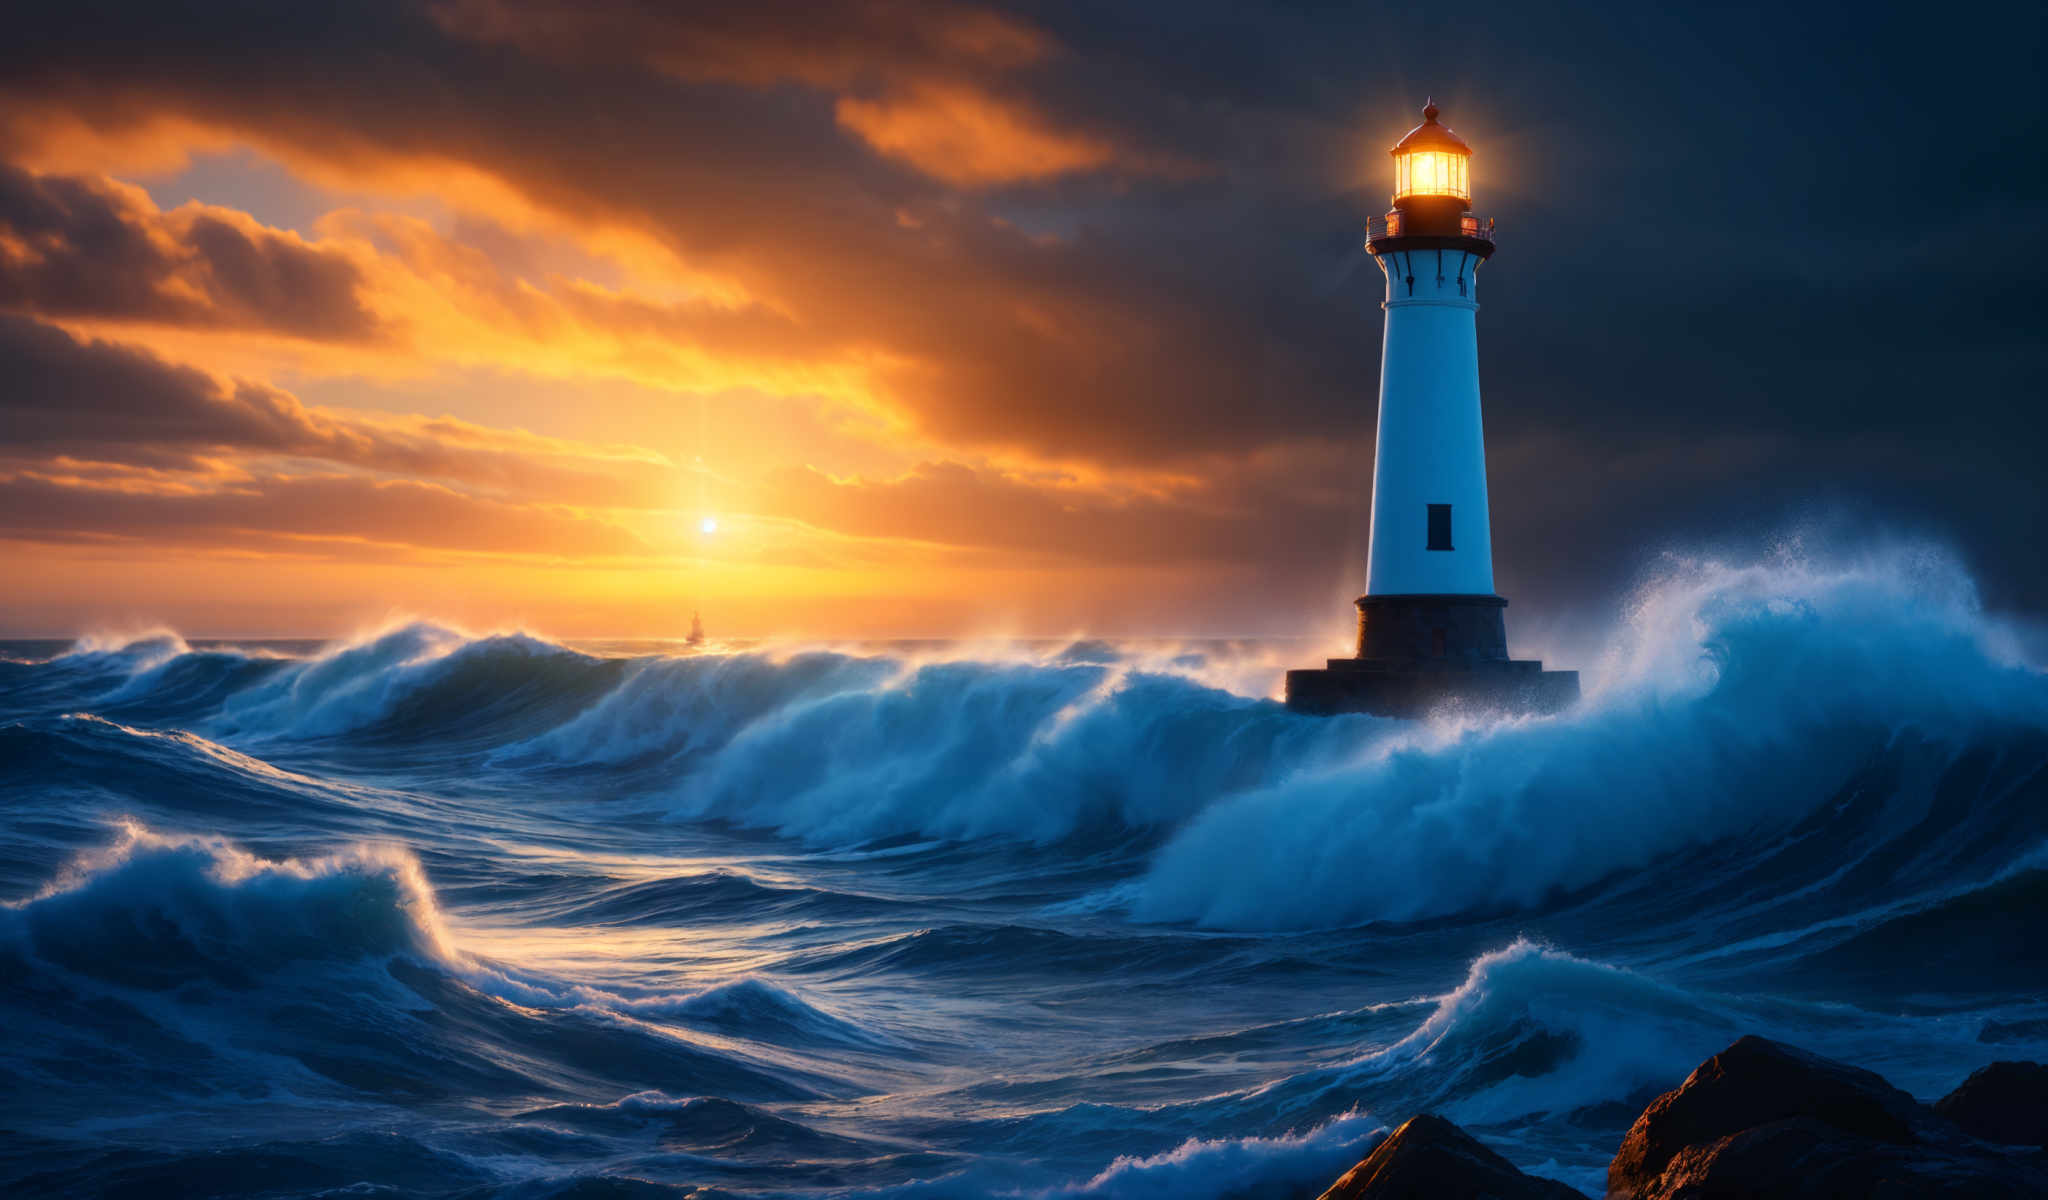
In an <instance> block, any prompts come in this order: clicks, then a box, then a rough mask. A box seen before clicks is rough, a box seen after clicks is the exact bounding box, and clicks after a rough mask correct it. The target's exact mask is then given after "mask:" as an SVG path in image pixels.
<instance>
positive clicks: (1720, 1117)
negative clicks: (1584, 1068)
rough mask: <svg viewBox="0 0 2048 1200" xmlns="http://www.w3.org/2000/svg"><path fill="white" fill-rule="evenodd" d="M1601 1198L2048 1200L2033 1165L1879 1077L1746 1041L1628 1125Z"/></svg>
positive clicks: (2036, 1162)
mask: <svg viewBox="0 0 2048 1200" xmlns="http://www.w3.org/2000/svg"><path fill="white" fill-rule="evenodd" d="M1987 1094H1989V1093H1987ZM1607 1195H1608V1197H1609V1200H1713V1198H1715V1197H1743V1198H1745V1200H1776V1198H1778V1197H1784V1198H1787V1200H1790V1198H1792V1197H1808V1196H1859V1197H1886V1198H1896V1200H1907V1198H1909V1197H1928V1198H1930V1200H1932V1198H1943V1197H1953V1198H1955V1200H1963V1198H1964V1197H1974V1198H1982V1200H1992V1198H2005V1197H2011V1198H2018V1197H2042V1196H2048V1174H2044V1173H2043V1160H2042V1159H2041V1157H2040V1156H2033V1157H2030V1158H2022V1157H2016V1156H2012V1155H2007V1154H2001V1153H1998V1152H1997V1151H1994V1150H1992V1149H1990V1148H1988V1147H1985V1146H1983V1145H1981V1144H1980V1143H1976V1142H1972V1141H1971V1140H1970V1139H1969V1138H1967V1137H1965V1136H1964V1135H1963V1133H1962V1132H1961V1131H1960V1130H1958V1129H1957V1128H1956V1127H1955V1126H1953V1125H1951V1124H1950V1123H1949V1122H1947V1121H1945V1120H1943V1119H1942V1118H1941V1117H1939V1116H1937V1115H1936V1114H1935V1113H1934V1112H1932V1111H1931V1110H1929V1109H1927V1108H1925V1107H1923V1106H1921V1105H1920V1104H1918V1103H1916V1102H1915V1101H1914V1100H1913V1098H1912V1097H1911V1096H1908V1095H1907V1094H1906V1093H1904V1092H1902V1091H1900V1090H1899V1089H1897V1088H1895V1087H1893V1086H1892V1085H1891V1084H1889V1083H1886V1082H1885V1081H1884V1079H1883V1078H1882V1077H1881V1076H1878V1075H1875V1074H1872V1073H1871V1072H1869V1071H1863V1070H1859V1069H1857V1068H1855V1067H1851V1066H1848V1065H1846V1064H1843V1063H1838V1062H1835V1061H1833V1060H1831V1059H1826V1058H1822V1057H1820V1056H1819V1055H1815V1054H1809V1053H1807V1052H1806V1051H1804V1050H1798V1049H1795V1048H1793V1047H1791V1046H1786V1045H1782V1044H1780V1043H1778V1042H1772V1041H1767V1040H1765V1039H1763V1038H1759V1037H1745V1038H1743V1039H1741V1040H1740V1041H1738V1042H1736V1043H1735V1044H1734V1045H1732V1046H1730V1047H1728V1048H1727V1049H1726V1050H1723V1051H1722V1052H1721V1053H1719V1054H1717V1055H1715V1056H1714V1057H1712V1058H1710V1059H1708V1060H1707V1061H1706V1062H1704V1063H1701V1064H1700V1066H1699V1069H1697V1070H1695V1071H1694V1072H1693V1073H1692V1074H1691V1075H1690V1076H1688V1077H1687V1078H1686V1081H1685V1082H1684V1083H1683V1084H1681V1085H1680V1086H1679V1087H1678V1088H1677V1089H1676V1090H1675V1091H1671V1092H1667V1093H1665V1094H1664V1095H1663V1096H1660V1097H1658V1098H1657V1100H1655V1101H1654V1102H1653V1103H1651V1105H1650V1107H1649V1108H1647V1109H1645V1110H1643V1115H1642V1116H1640V1117H1638V1118H1636V1123H1635V1125H1634V1127H1633V1128H1631V1129H1630V1130H1629V1131H1628V1136H1627V1137H1626V1138H1624V1139H1623V1140H1622V1144H1621V1150H1620V1152H1619V1153H1617V1154H1616V1155H1615V1156H1614V1161H1613V1163H1612V1164H1610V1165H1609V1167H1608V1169H1607Z"/></svg>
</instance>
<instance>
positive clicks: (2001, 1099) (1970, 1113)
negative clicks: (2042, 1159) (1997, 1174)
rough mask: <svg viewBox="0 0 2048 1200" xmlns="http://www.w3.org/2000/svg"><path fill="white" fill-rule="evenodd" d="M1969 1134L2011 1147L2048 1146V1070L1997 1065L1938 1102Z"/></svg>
mask: <svg viewBox="0 0 2048 1200" xmlns="http://www.w3.org/2000/svg"><path fill="white" fill-rule="evenodd" d="M1934 1111H1935V1112H1938V1113H1940V1114H1941V1115H1942V1116H1944V1117H1947V1118H1948V1119H1949V1120H1951V1121H1954V1122H1955V1123H1956V1124H1957V1125H1958V1126H1960V1127H1961V1128H1962V1130H1963V1132H1964V1133H1967V1134H1969V1135H1970V1136H1972V1137H1980V1138H1983V1139H1984V1140H1985V1141H1987V1142H1998V1143H2000V1144H2002V1145H2007V1146H2048V1066H2044V1065H2043V1064H2041V1063H2037V1062H1995V1063H1992V1064H1991V1065H1990V1066H1988V1067H1985V1068H1983V1069H1982V1070H1979V1071H1976V1072H1973V1073H1972V1074H1971V1075H1970V1077H1969V1078H1968V1079H1965V1080H1963V1083H1962V1086H1961V1087H1958V1088H1957V1089H1956V1090H1955V1091H1953V1092H1950V1093H1949V1094H1948V1095H1946V1096H1943V1097H1942V1098H1941V1099H1939V1100H1936V1101H1935V1102H1934Z"/></svg>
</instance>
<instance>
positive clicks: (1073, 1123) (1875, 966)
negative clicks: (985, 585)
mask: <svg viewBox="0 0 2048 1200" xmlns="http://www.w3.org/2000/svg"><path fill="white" fill-rule="evenodd" d="M1601 641H1602V644H1603V645H1604V647H1605V651H1604V655H1603V657H1602V658H1601V659H1600V660H1599V661H1597V662H1586V663H1578V664H1572V663H1566V664H1562V665H1568V666H1569V665H1577V666H1580V667H1582V668H1583V669H1584V671H1585V676H1586V683H1587V695H1586V700H1585V702H1584V703H1583V704H1582V705H1581V706H1580V707H1579V708H1577V709H1576V710H1574V711H1572V712H1570V713H1567V714H1564V715H1561V716H1556V717H1546V718H1526V719H1511V720H1503V719H1496V718H1487V717H1482V716H1476V715H1473V714H1465V713H1457V712H1445V713H1441V714H1437V715H1436V716H1434V717H1433V718H1432V719H1431V720H1429V721H1426V722H1419V723H1403V722H1392V721H1383V720H1377V719H1374V718H1368V717H1357V716H1354V717H1338V718H1329V719H1317V718H1307V717H1299V716H1295V715H1293V714H1290V713H1288V712H1286V711H1285V709H1284V708H1282V707H1281V706H1280V705H1279V704H1278V703H1276V702H1275V701H1273V700H1272V699H1271V698H1270V697H1271V694H1272V692H1273V690H1274V684H1275V683H1276V682H1277V680H1278V677H1279V672H1280V671H1281V670H1283V669H1284V668H1285V667H1286V666H1288V665H1299V663H1300V661H1302V660H1303V659H1304V657H1313V654H1314V652H1313V651H1312V650H1311V651H1308V652H1306V654H1305V652H1304V650H1303V648H1302V647H1300V646H1297V645H1284V644H1262V643H1253V642H1238V643H1188V644H1172V645H1170V644H1165V643H1159V642H1122V643H1103V642H1086V643H1076V644H1073V645H1057V644H1021V645H1020V644H995V643H981V644H958V645H946V644H937V643H923V644H917V645H880V644H877V645H868V646H835V647H822V646H821V647H802V646H778V647H773V648H766V647H745V646H717V645H714V646H712V647H711V648H709V649H708V650H707V651H706V652H702V653H684V652H678V651H677V650H676V649H675V648H673V647H664V646H658V645H653V644H648V645H644V646H637V647H636V646H623V647H622V646H618V645H606V646H581V647H579V646H571V645H562V644H557V643H554V642H550V641H548V640H545V639H542V638H539V637H535V636H530V635H526V634H501V635H491V636H473V635H470V634H466V633H463V632H460V631H456V630H452V629H448V628H443V627H440V626H438V625H435V624H433V623H431V622H417V623H412V624H407V625H402V626H398V627H394V628H390V629H386V630H382V631H379V632H377V633H374V634H371V635H368V636H365V637H362V638H360V639H356V640H353V641H350V642H347V643H344V644H337V645H331V646H320V647H314V646H227V645H218V644H212V643H202V644H197V645H194V644H188V643H187V642H186V641H184V640H182V639H181V638H179V637H178V635H176V634H175V633H171V632H168V631H159V632H157V633H153V634H149V635H146V636H138V637H88V638H85V639H81V640H80V641H79V642H78V643H77V644H76V645H74V646H71V647H68V648H65V647H54V648H53V647H36V646H28V645H18V646H14V647H12V648H11V649H0V653H4V654H5V655H6V657H5V659H4V660H0V768H4V769H0V798H4V802H5V804H6V806H7V811H8V813H9V817H10V819H9V820H8V821H7V822H6V823H5V824H4V827H0V895H4V897H5V898H6V899H7V901H8V903H7V906H6V907H5V908H0V959H4V961H0V1021H4V1022H5V1023H6V1025H7V1027H8V1028H9V1029H10V1030H11V1031H14V1033H15V1035H16V1036H13V1037H11V1038H10V1039H9V1040H8V1041H7V1043H6V1044H5V1046H4V1047H0V1088H4V1089H5V1090H6V1092H7V1096H8V1100H7V1109H6V1111H7V1113H8V1114H9V1116H8V1120H7V1121H6V1125H7V1127H8V1128H9V1129H10V1130H11V1133H10V1135H9V1136H10V1141H11V1142H12V1143H13V1145H14V1149H13V1152H12V1153H10V1154H9V1155H8V1156H6V1158H5V1159H4V1160H0V1187H5V1188H6V1189H8V1190H9V1191H15V1192H30V1193H33V1192H36V1191H42V1192H49V1193H58V1192H64V1191H87V1192H90V1191H103V1190H107V1189H110V1188H116V1187H132V1188H136V1189H140V1190H145V1191H148V1190H156V1191H167V1190H176V1189H177V1188H185V1189H187V1190H206V1189H207V1188H218V1187H223V1186H227V1184H226V1183H225V1182H223V1181H233V1180H238V1179H239V1180H246V1179H261V1180H263V1181H264V1186H266V1187H268V1188H269V1189H270V1190H271V1191H273V1192H275V1193H277V1194H311V1193H315V1192H318V1191H320V1190H322V1189H326V1188H337V1187H344V1186H348V1185H351V1184H356V1183H366V1184H368V1185H372V1191H373V1194H374V1192H375V1189H383V1190H385V1191H386V1192H389V1193H398V1194H418V1193H422V1192H425V1193H433V1192H436V1191H445V1192H461V1193H462V1194H465V1195H472V1194H502V1195H520V1196H527V1195H533V1196H542V1195H551V1194H556V1193H558V1192H561V1191H564V1190H567V1189H571V1188H574V1187H576V1186H578V1185H579V1184H581V1185H587V1186H599V1185H600V1181H610V1182H609V1183H603V1184H602V1186H603V1187H604V1188H607V1189H610V1190H613V1191H617V1192H619V1193H620V1194H638V1193H637V1192H636V1191H635V1189H636V1188H659V1187H666V1186H673V1187H676V1188H680V1189H683V1190H685V1192H686V1191H687V1188H688V1187H689V1186H699V1187H711V1188H716V1189H719V1190H720V1191H721V1192H722V1193H726V1194H747V1195H750V1194H761V1195H831V1196H841V1195H845V1196H856V1195H858V1196H865V1195H889V1196H918V1197H950V1196H961V1197H967V1196H985V1195H1000V1194H1014V1195H1021V1196H1131V1197H1143V1196H1155V1195H1156V1196H1167V1195H1171V1196H1176V1197H1185V1196H1205V1195H1207V1196H1218V1197H1220V1196H1226V1195H1229V1196H1257V1195H1272V1196H1289V1195H1294V1194H1297V1193H1298V1192H1299V1191H1300V1190H1301V1189H1304V1188H1314V1187H1317V1186H1321V1185H1322V1184H1326V1183H1327V1182H1328V1181H1329V1180H1330V1179H1331V1178H1333V1177H1334V1176H1335V1175H1336V1174H1338V1173H1339V1172H1341V1171H1342V1170H1343V1169H1344V1168H1346V1167H1348V1166H1349V1165H1350V1163H1351V1162H1353V1161H1355V1160H1356V1159H1357V1158H1358V1157H1359V1156H1360V1155H1361V1154H1362V1153H1363V1152H1364V1151H1365V1150H1366V1149H1368V1148H1369V1147H1370V1146H1371V1144H1372V1143H1373V1141H1374V1139H1375V1138H1376V1137H1377V1136H1378V1134H1379V1131H1381V1130H1382V1129H1383V1128H1384V1127H1386V1126H1389V1125H1392V1124H1397V1123H1398V1122H1399V1121H1401V1120H1403V1119H1405V1118H1406V1117H1407V1116H1409V1115H1412V1114H1413V1113H1414V1112H1416V1111H1420V1110H1424V1109H1428V1110H1433V1111H1439V1112H1442V1113H1444V1114H1445V1115H1447V1116H1450V1117H1451V1118H1452V1119H1454V1120H1457V1121H1459V1122H1461V1123H1463V1124H1466V1125H1467V1126H1468V1127H1471V1128H1473V1129H1475V1130H1476V1131H1477V1132H1479V1133H1480V1134H1481V1135H1482V1136H1483V1137H1485V1138H1487V1139H1488V1140H1489V1141H1490V1142H1492V1143H1493V1144H1495V1145H1496V1146H1498V1147H1500V1148H1501V1149H1503V1151H1504V1152H1507V1153H1509V1154H1510V1156H1511V1157H1513V1158H1514V1159H1515V1160H1516V1161H1517V1163H1518V1164H1519V1165H1521V1166H1523V1167H1524V1168H1527V1169H1533V1170H1537V1171H1539V1172H1540V1173H1545V1174H1550V1175H1554V1176H1556V1177H1558V1178H1563V1179H1566V1180H1567V1181H1569V1182H1573V1183H1575V1184H1577V1185H1579V1186H1581V1187H1584V1188H1587V1189H1588V1190H1592V1191H1595V1192H1596V1193H1597V1191H1598V1189H1599V1186H1600V1184H1599V1180H1600V1179H1601V1173H1602V1172H1603V1170H1604V1167H1605V1163H1606V1161H1607V1159H1608V1157H1609V1156H1610V1155H1611V1154H1612V1153H1613V1150H1614V1147H1615V1145H1616V1143H1617V1142H1618V1141H1619V1138H1620V1136H1621V1133H1622V1131H1623V1129H1624V1128H1625V1127H1626V1124H1627V1122H1628V1121H1629V1120H1630V1119H1632V1117H1633V1116H1634V1114H1635V1112H1636V1111H1638V1110H1639V1108H1640V1106H1641V1104H1642V1103H1643V1102H1644V1101H1646V1100H1647V1099H1648V1098H1649V1097H1650V1096H1652V1095H1654V1094H1655V1093H1657V1092H1659V1091H1662V1090H1664V1089H1666V1088H1669V1087H1670V1086H1673V1085H1674V1084H1675V1083H1676V1082H1677V1081H1678V1080H1679V1079H1680V1078H1682V1077H1683V1075H1684V1073H1685V1072H1686V1071H1687V1070H1689V1069H1690V1068H1691V1067H1692V1066H1693V1065H1695V1064H1696V1063H1697V1062H1698V1061H1699V1060H1700V1059H1701V1058H1703V1057H1705V1056H1706V1055H1707V1054H1710V1053H1712V1052H1714V1051H1715V1050H1717V1049H1719V1048H1720V1047H1721V1046H1723V1045H1725V1044H1726V1043H1727V1042H1728V1041H1731V1040H1733V1038H1734V1037H1736V1036H1738V1035H1739V1034H1741V1033H1744V1032H1762V1033H1766V1034H1768V1035H1772V1036H1777V1037H1782V1038H1785V1039H1787V1040H1791V1041H1794V1042H1797V1043H1800V1044H1803V1045H1806V1046H1809V1047H1812V1048H1814V1049H1816V1050H1819V1051H1821V1052H1823V1053H1828V1054H1833V1055H1837V1056H1840V1057H1843V1058H1846V1059H1849V1060H1850V1061H1854V1062H1857V1063H1859V1064H1861V1065H1865V1066H1869V1067H1872V1068H1874V1069H1877V1070H1880V1071H1882V1072H1884V1073H1885V1074H1887V1075H1888V1076H1890V1077H1891V1078H1892V1079H1894V1080H1895V1081H1896V1082H1898V1083H1900V1084H1901V1085H1902V1086H1905V1087H1907V1088H1908V1089H1909V1090H1913V1091H1915V1092H1917V1093H1920V1094H1922V1095H1923V1096H1924V1095H1930V1094H1935V1093H1939V1092H1942V1091H1946V1090H1947V1089H1948V1088H1949V1087H1951V1086H1953V1085H1954V1084H1955V1083H1956V1082H1958V1081H1959V1080H1960V1079H1961V1078H1962V1076H1963V1075H1964V1074H1966V1073H1967V1072H1968V1071H1969V1070H1971V1069H1973V1068H1975V1067H1977V1066H1980V1065H1982V1064H1984V1063H1986V1062H1989V1061H1991V1060H1993V1059H1998V1058H2025V1057H2035V1058H2038V1057H2040V1056H2041V1055H2042V1054H2043V1053H2044V1052H2048V999H2044V996H2048V945H2044V944H2043V941H2042V938H2043V934H2042V932H2041V926H2040V922H2039V919H2038V914H2039V913H2040V912H2041V911H2042V909H2043V905H2044V903H2048V775H2044V769H2048V676H2044V674H2043V672H2042V669H2041V666H2040V665H2039V664H2038V663H2036V662H2033V661H2030V659H2029V657H2028V654H2027V652H2026V651H2025V649H2024V648H2023V647H2024V642H2023V640H2022V639H2021V638H2019V637H2017V636H2015V635H2014V633H2013V632H2012V631H2010V630H2008V629H2006V628H2004V627H2003V626H2001V625H2000V624H1999V623H1998V622H1996V621H1994V620H1991V619H1989V618H1987V617H1986V616H1985V615H1984V614H1983V613H1982V612H1981V611H1980V609H1979V607H1978V605H1977V603H1976V599H1975V593H1974V589H1973V588H1972V586H1971V584H1970V581H1969V579H1968V577H1967V575H1966V574H1965V573H1964V572H1963V571H1962V570H1961V569H1960V568H1958V567H1957V566H1956V565H1955V564H1954V562H1953V561H1952V560H1951V559H1949V558H1948V557H1947V556H1946V555H1944V554H1942V553H1940V552H1939V551H1938V550H1935V549H1930V548H1927V547H1892V548H1867V549H1866V550H1865V551H1864V552H1861V553H1858V554H1853V555H1842V556H1837V557H1836V558H1834V559H1831V560H1830V559H1823V558H1819V557H1797V556H1792V555H1780V556H1777V557H1774V558H1771V559H1768V560H1765V561H1758V562H1743V563H1727V562H1717V561H1711V560H1696V561H1685V560H1679V559H1673V560H1671V561H1670V562H1669V563H1667V564H1666V567H1665V569H1664V570H1663V571H1662V572H1661V573H1660V574H1659V576H1658V577H1656V578H1654V579H1652V580H1650V581H1648V582H1646V583H1645V585H1644V586H1643V587H1642V588H1641V589H1640V591H1639V592H1638V593H1637V594H1636V595H1635V596H1634V597H1633V598H1632V600H1631V602H1630V604H1629V605H1628V606H1627V610H1626V612H1625V613H1624V614H1623V616H1622V617H1621V619H1619V620H1618V621H1616V622H1615V623H1614V625H1613V627H1612V628H1611V629H1610V630H1608V631H1607V632H1606V633H1605V635H1604V637H1603V638H1602V639H1601ZM629 1181H641V1182H639V1183H632V1182H629ZM600 1194H608V1193H600Z"/></svg>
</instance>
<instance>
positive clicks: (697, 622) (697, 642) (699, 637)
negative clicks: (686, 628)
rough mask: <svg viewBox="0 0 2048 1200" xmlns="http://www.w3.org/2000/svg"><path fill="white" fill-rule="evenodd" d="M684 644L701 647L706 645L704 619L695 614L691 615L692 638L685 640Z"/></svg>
mask: <svg viewBox="0 0 2048 1200" xmlns="http://www.w3.org/2000/svg"><path fill="white" fill-rule="evenodd" d="M683 644H684V645H687V646H701V645H703V644H704V619H703V618H702V617H700V616H698V615H697V614H696V613H695V612H692V613H691V614H690V636H689V637H686V638H684V639H683Z"/></svg>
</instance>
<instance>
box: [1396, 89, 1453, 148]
mask: <svg viewBox="0 0 2048 1200" xmlns="http://www.w3.org/2000/svg"><path fill="white" fill-rule="evenodd" d="M1436 117H1437V107H1436V102H1435V101H1430V102H1429V103H1428V104H1426V105H1425V106H1424V107H1423V109H1422V124H1420V125H1417V126H1416V127H1415V128H1413V129H1411V130H1409V131H1408V136H1407V137H1404V138H1402V139H1401V140H1400V141H1398V142H1395V143H1394V148H1393V150H1392V151H1390V153H1393V154H1406V153H1408V152H1409V151H1411V150H1449V151H1452V152H1453V153H1457V154H1470V153H1472V147H1470V146H1467V145H1466V144H1465V139H1463V138H1461V137H1459V136H1458V135H1457V134H1455V133H1452V132H1451V127H1450V126H1448V125H1439V124H1437V120H1436Z"/></svg>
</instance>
